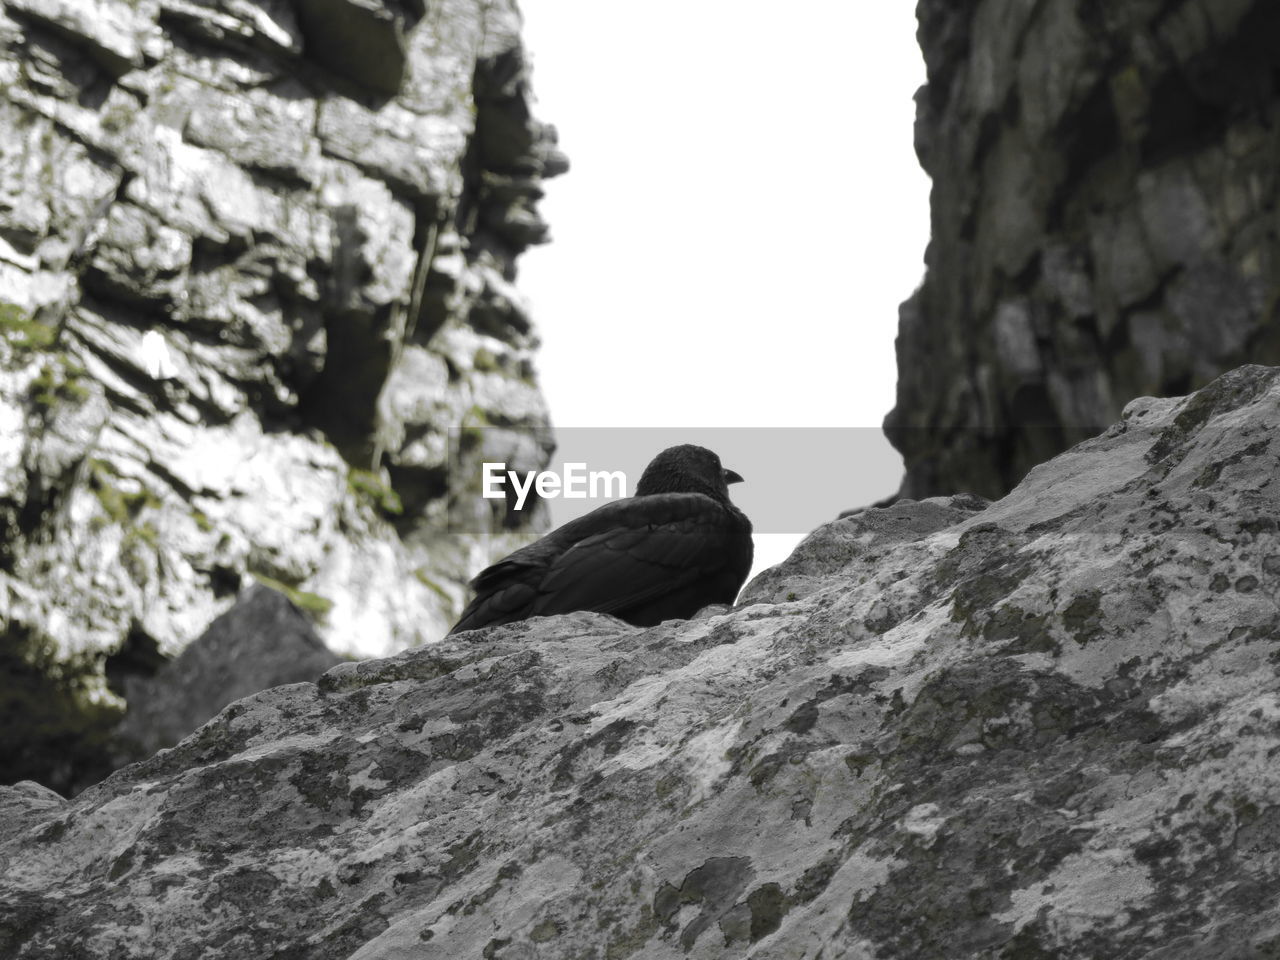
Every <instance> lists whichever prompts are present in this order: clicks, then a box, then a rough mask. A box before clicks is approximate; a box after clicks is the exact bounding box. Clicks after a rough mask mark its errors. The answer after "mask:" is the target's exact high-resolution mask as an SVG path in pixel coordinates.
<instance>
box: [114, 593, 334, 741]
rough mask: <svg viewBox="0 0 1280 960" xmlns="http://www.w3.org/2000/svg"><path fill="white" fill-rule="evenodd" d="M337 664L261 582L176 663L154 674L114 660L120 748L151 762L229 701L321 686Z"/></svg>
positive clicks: (304, 621)
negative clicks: (287, 687) (289, 687)
mask: <svg viewBox="0 0 1280 960" xmlns="http://www.w3.org/2000/svg"><path fill="white" fill-rule="evenodd" d="M113 659H114V658H113ZM339 662H341V658H340V657H338V656H337V655H335V654H334V653H332V652H331V651H329V650H328V649H327V648H326V647H325V645H324V643H323V641H321V639H320V638H319V637H318V636H316V633H315V630H313V629H312V627H311V623H310V621H309V620H308V619H307V618H306V617H305V616H304V615H303V613H302V612H301V611H300V610H298V608H297V607H295V606H294V605H293V604H292V603H290V602H289V600H288V598H287V597H285V596H284V594H282V593H280V592H279V591H278V590H272V589H271V588H270V587H266V586H262V585H261V584H258V585H255V586H253V587H250V588H249V589H248V590H246V591H244V592H243V593H242V594H241V595H240V596H239V597H238V598H237V599H236V604H235V606H233V607H232V608H231V609H230V610H228V611H227V612H226V613H224V614H223V615H222V616H220V617H218V618H217V619H216V620H214V621H213V623H211V624H209V629H208V630H206V631H205V632H204V633H202V634H201V635H200V636H199V637H197V638H196V639H195V640H193V641H192V642H191V643H190V644H188V645H187V647H186V649H185V650H183V651H182V653H181V654H180V655H179V656H178V657H177V658H175V659H174V660H173V661H172V662H169V663H165V664H162V665H159V667H158V669H156V670H154V671H153V672H150V673H140V672H125V671H119V670H117V671H113V670H112V666H113V663H112V661H108V665H107V675H108V678H109V679H117V677H118V680H119V683H120V686H121V687H123V692H124V697H125V700H126V701H127V702H128V704H129V710H128V713H126V714H125V717H124V722H123V723H122V724H121V725H120V729H119V738H120V740H121V741H122V742H121V744H120V747H119V749H121V750H124V751H126V754H127V755H128V756H129V759H138V758H141V757H149V756H151V754H153V753H155V752H156V751H157V750H160V749H163V748H164V747H171V746H173V745H174V744H175V743H177V742H178V741H179V740H181V739H182V738H183V737H185V736H186V735H187V734H189V733H191V732H192V731H193V730H195V729H196V728H197V727H199V726H200V725H201V724H203V723H204V722H205V721H206V720H209V719H211V718H213V717H214V716H216V715H217V713H218V712H219V711H220V710H221V709H222V708H223V707H225V706H226V705H227V704H229V703H232V702H234V701H236V700H239V699H241V698H242V697H247V696H250V695H251V694H255V693H257V692H258V691H259V690H266V689H268V688H269V687H278V686H281V685H283V684H287V683H301V682H303V681H307V680H310V681H315V680H317V679H319V677H320V675H321V674H322V673H324V672H325V671H326V670H328V669H329V668H330V667H332V666H335V665H336V664H338V663H339ZM113 673H116V677H113V676H112V674H113Z"/></svg>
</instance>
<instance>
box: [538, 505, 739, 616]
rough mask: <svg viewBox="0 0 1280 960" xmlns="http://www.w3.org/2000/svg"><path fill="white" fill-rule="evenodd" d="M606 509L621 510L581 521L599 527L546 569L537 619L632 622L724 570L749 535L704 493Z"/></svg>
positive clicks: (587, 529)
mask: <svg viewBox="0 0 1280 960" xmlns="http://www.w3.org/2000/svg"><path fill="white" fill-rule="evenodd" d="M606 506H608V507H615V508H616V509H614V510H610V511H608V512H605V513H602V512H601V511H603V510H604V508H601V510H600V511H593V512H592V513H590V514H588V515H587V516H586V517H582V518H581V520H592V521H593V522H592V523H591V524H584V525H583V527H582V528H581V529H579V530H577V531H574V532H575V533H576V534H579V536H578V537H576V538H575V539H574V541H573V542H572V543H571V544H569V545H568V547H567V549H565V550H563V552H560V553H558V554H557V555H556V556H555V557H554V559H552V560H551V561H550V562H549V563H548V564H547V567H546V572H545V574H544V575H543V576H542V578H541V581H540V582H539V583H538V585H537V596H536V599H534V601H533V607H532V610H531V613H532V614H534V615H537V614H552V613H566V612H568V611H571V610H596V611H599V612H601V613H619V614H625V612H626V611H627V610H628V609H630V608H632V607H635V606H637V605H639V604H643V603H645V602H647V601H650V600H652V599H654V598H655V597H659V596H662V595H664V594H667V593H672V592H675V591H677V590H680V589H681V588H683V587H685V586H687V585H689V584H691V583H694V582H696V581H698V580H701V579H703V578H704V577H706V576H707V575H708V574H709V573H712V572H715V571H718V570H722V569H724V568H725V567H726V566H728V565H729V564H730V563H732V553H733V550H732V547H733V545H734V543H735V542H736V541H737V540H738V538H740V537H741V536H742V535H743V531H741V530H739V529H738V527H737V526H736V525H735V522H734V520H733V517H732V515H731V514H730V513H729V511H728V510H727V509H725V507H723V506H722V505H721V504H719V503H717V502H716V501H715V500H713V499H711V498H710V497H708V496H705V495H703V494H700V493H664V494H654V495H651V496H646V497H636V498H633V499H630V500H621V501H616V502H615V503H614V504H607V505H606ZM576 522H578V521H575V523H576ZM566 526H568V525H566ZM561 529H562V530H564V529H565V528H561ZM557 532H559V531H557ZM749 563H750V561H748V565H749ZM743 573H744V574H745V571H743Z"/></svg>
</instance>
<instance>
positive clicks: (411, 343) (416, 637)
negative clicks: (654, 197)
mask: <svg viewBox="0 0 1280 960" xmlns="http://www.w3.org/2000/svg"><path fill="white" fill-rule="evenodd" d="M425 12H426V7H425V4H423V3H421V2H420V0H307V2H305V3H303V2H298V3H291V2H288V0H254V2H244V0H217V2H213V0H163V2H159V0H136V2H135V0H127V2H126V0H56V2H54V0H48V2H46V0H15V2H13V3H10V4H8V5H7V6H5V8H4V9H3V10H0V49H2V51H3V57H0V87H2V88H3V90H4V94H5V95H4V98H3V100H2V101H0V629H6V630H7V629H9V628H13V629H15V630H21V631H30V632H32V633H33V634H35V635H37V636H38V637H41V638H44V639H48V640H49V641H50V642H52V643H53V644H54V645H55V647H56V648H57V650H58V651H59V652H60V656H61V657H62V659H64V660H67V661H68V662H69V660H70V658H73V657H80V656H83V657H88V658H97V659H98V660H101V659H102V657H103V656H104V655H106V654H110V653H111V652H113V651H116V650H118V649H119V648H120V645H121V644H122V642H124V640H125V638H126V637H127V636H128V635H129V633H130V631H131V630H133V629H135V627H137V628H139V629H141V630H143V631H144V632H145V633H146V634H147V635H148V636H150V637H153V638H155V639H156V640H157V642H158V643H159V645H160V648H161V650H162V652H163V653H164V654H166V655H169V656H173V655H176V654H177V653H179V652H180V651H181V650H182V649H183V648H184V647H185V646H186V644H188V643H190V642H191V641H192V640H194V639H195V638H196V637H197V636H199V635H200V633H201V632H202V631H203V630H204V629H205V628H206V627H207V626H208V625H209V622H210V621H211V620H213V618H214V617H216V616H217V615H219V614H221V613H223V612H225V611H226V610H227V609H228V607H229V606H230V605H231V604H232V602H233V599H234V597H235V594H236V592H237V590H238V589H239V588H240V587H241V586H244V585H248V584H250V583H252V582H253V580H252V578H253V577H254V576H258V577H267V578H270V579H273V580H277V581H280V582H281V583H282V584H284V586H285V587H286V588H288V589H292V590H295V591H302V592H304V593H310V594H316V595H318V596H321V597H323V598H325V600H327V601H328V602H329V603H330V608H329V613H328V615H327V617H326V618H324V619H317V620H316V622H315V623H314V627H315V629H316V630H317V631H318V632H319V633H320V634H321V635H322V636H323V637H325V638H326V639H327V640H329V641H330V642H333V643H336V644H351V643H355V644H358V645H359V647H358V649H351V648H348V651H349V652H357V653H364V654H369V655H373V654H377V655H385V654H388V653H390V652H393V651H395V650H399V649H403V648H405V647H407V646H410V645H412V644H415V643H420V642H423V641H426V640H431V639H435V638H437V637H439V636H440V635H442V634H443V633H444V631H445V630H446V629H447V628H448V627H449V626H450V625H451V624H452V622H453V620H454V619H455V618H456V614H457V612H458V611H459V610H460V609H461V607H462V605H463V602H464V599H465V592H466V588H465V583H466V581H467V579H468V578H469V577H470V576H471V575H472V574H473V573H475V572H476V570H477V569H478V568H479V567H481V566H484V562H485V561H486V560H488V559H490V557H489V556H488V551H495V552H497V553H504V552H506V551H507V550H509V549H511V548H514V547H516V546H519V545H522V544H523V543H524V542H526V541H527V540H528V539H529V537H530V534H531V533H536V532H537V531H538V530H539V529H541V526H540V525H542V524H544V523H545V511H534V512H533V513H532V514H531V517H532V520H530V521H529V522H522V521H524V518H522V517H517V518H514V520H515V521H516V522H515V523H513V524H512V525H511V527H510V529H508V528H505V527H504V528H499V529H497V530H496V532H495V534H494V536H495V537H496V539H494V540H493V541H492V543H490V542H488V540H487V536H488V535H487V534H486V531H485V529H476V530H475V534H476V535H475V536H473V537H471V538H470V539H468V538H466V537H458V538H451V539H449V541H448V542H446V543H442V542H441V541H442V540H445V539H446V538H445V535H444V531H445V530H446V519H447V514H448V512H449V508H450V505H451V504H452V503H453V502H454V501H455V500H456V499H457V496H458V494H459V493H460V491H461V486H460V484H461V483H462V482H463V480H462V479H461V478H460V476H459V475H458V473H457V472H454V471H451V470H450V464H449V443H448V440H449V436H450V435H451V431H452V432H453V434H457V433H458V432H459V431H460V430H472V429H477V430H478V429H481V428H488V429H490V430H491V431H493V432H502V431H506V432H508V433H510V434H511V436H512V437H519V436H522V435H523V434H524V433H526V432H528V431H535V432H543V433H545V432H547V431H549V428H550V423H549V416H548V413H547V409H546V403H545V400H544V399H543V396H542V392H541V390H540V388H539V386H538V384H537V380H536V377H535V376H534V373H533V360H532V358H533V353H534V351H535V349H536V345H537V334H536V331H535V330H534V329H533V325H532V321H531V319H530V316H529V312H528V308H527V306H526V305H525V304H524V302H523V300H522V297H521V295H520V293H519V291H518V290H517V289H516V287H515V286H514V284H513V282H512V279H513V278H514V276H515V272H516V261H517V258H518V257H519V255H520V253H521V252H523V250H524V249H525V247H526V246H527V245H529V244H531V243H536V242H541V241H542V240H544V239H546V236H545V235H546V230H545V224H543V223H542V221H541V219H540V218H539V217H538V215H537V213H536V203H537V200H538V198H539V197H540V196H541V182H542V180H543V179H544V178H546V177H549V176H554V175H556V174H558V173H561V172H563V171H564V169H565V163H564V158H563V155H562V154H560V153H559V151H558V148H557V147H556V144H555V131H554V128H552V127H550V126H548V125H547V124H545V123H543V122H541V121H540V120H538V119H536V118H535V117H533V115H532V113H531V109H530V103H529V101H530V98H531V93H530V90H529V84H528V71H527V69H526V67H525V62H524V57H523V52H522V49H521V43H520V36H519V27H520V20H519V12H518V10H517V9H516V8H515V6H514V4H513V3H510V2H507V0H501V2H498V3H496V4H494V3H488V2H481V0H446V2H444V3H442V4H438V5H435V6H433V7H432V8H431V16H430V17H425V18H424V13H425ZM494 358H500V359H499V360H498V361H497V362H495V361H494ZM423 369H425V370H428V371H429V372H430V377H429V378H428V379H425V380H419V379H417V378H416V377H417V373H418V371H420V370H423ZM499 425H500V426H499ZM546 459H547V457H546V453H545V452H544V454H543V457H542V460H541V461H540V462H539V463H537V464H535V466H536V467H541V466H542V465H544V464H545V462H546ZM338 638H340V639H338ZM90 692H91V694H92V695H93V696H100V697H104V698H106V699H107V700H111V699H112V698H111V696H110V695H109V694H107V693H106V691H105V690H104V689H103V688H102V684H101V683H99V684H98V689H96V690H93V691H90ZM5 774H6V771H4V770H3V769H0V781H4V780H5V779H8V778H7V777H6V776H5Z"/></svg>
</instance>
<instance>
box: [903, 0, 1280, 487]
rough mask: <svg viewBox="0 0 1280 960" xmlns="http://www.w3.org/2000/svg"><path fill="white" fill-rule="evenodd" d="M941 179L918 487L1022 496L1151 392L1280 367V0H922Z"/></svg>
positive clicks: (926, 154) (930, 114) (908, 483)
mask: <svg viewBox="0 0 1280 960" xmlns="http://www.w3.org/2000/svg"><path fill="white" fill-rule="evenodd" d="M916 11H917V17H918V18H919V33H918V35H919V39H920V44H921V47H922V48H923V51H924V55H925V61H926V63H927V67H928V84H927V85H926V86H925V87H924V88H922V89H921V90H920V92H919V94H918V95H917V97H916V108H917V113H916V152H917V154H918V155H919V157H920V162H921V164H922V165H923V166H924V168H925V170H926V172H927V173H928V174H929V176H930V177H931V178H932V180H933V189H932V196H931V201H930V207H931V217H932V240H931V242H930V244H929V250H928V254H927V255H926V258H925V259H926V263H927V267H928V273H927V276H926V279H925V282H924V284H923V285H922V287H921V288H920V289H919V290H918V291H917V292H916V293H915V295H914V296H912V297H911V298H910V299H909V300H908V301H907V302H906V303H904V304H903V305H902V308H901V318H900V322H899V333H898V341H897V351H898V399H897V405H896V407H895V408H894V410H893V412H892V413H890V414H889V416H888V417H887V418H886V420H885V428H886V431H887V432H888V434H889V438H890V440H891V441H892V442H893V444H894V446H896V447H897V448H898V450H899V451H901V453H902V454H903V457H904V459H905V461H906V477H905V478H904V481H903V485H902V489H901V494H902V495H903V496H907V497H925V496H933V495H936V494H948V493H957V492H961V491H964V492H971V493H977V494H981V495H983V496H987V497H998V496H1001V495H1003V494H1004V493H1007V492H1008V491H1009V490H1010V489H1011V488H1012V487H1013V486H1014V484H1016V483H1017V482H1018V480H1020V479H1021V478H1022V477H1023V476H1024V475H1025V474H1026V472H1027V471H1028V470H1029V469H1030V468H1031V467H1033V466H1034V465H1036V464H1038V463H1041V462H1042V461H1044V460H1046V459H1048V458H1049V457H1051V456H1053V455H1054V454H1056V453H1058V452H1060V451H1062V450H1064V449H1066V448H1067V447H1068V446H1070V445H1071V444H1073V443H1076V442H1079V441H1080V440H1083V439H1085V438H1086V437H1090V436H1093V435H1095V434H1096V433H1098V432H1099V431H1100V430H1102V429H1104V428H1105V427H1106V426H1107V425H1108V424H1110V423H1112V422H1113V421H1115V420H1117V419H1118V418H1119V416H1120V412H1121V410H1122V409H1123V407H1124V405H1125V404H1126V403H1127V402H1128V401H1129V400H1131V399H1132V398H1134V397H1139V396H1177V395H1181V394H1184V393H1187V392H1189V391H1191V390H1194V389H1196V388H1198V387H1201V386H1203V385H1204V384H1206V383H1208V382H1209V381H1210V380H1212V379H1213V378H1214V377H1215V376H1217V375H1218V374H1219V373H1221V372H1223V371H1225V370H1229V369H1231V368H1233V367H1235V366H1237V365H1239V364H1241V363H1245V362H1255V363H1270V364H1274V363H1280V327H1278V321H1280V317H1277V314H1276V305H1277V301H1278V299H1280V282H1277V275H1278V271H1280V240H1278V239H1277V227H1278V226H1280V224H1278V223H1277V219H1276V218H1277V208H1276V194H1277V175H1278V171H1280V164H1278V163H1277V160H1278V159H1280V139H1278V138H1280V122H1278V121H1280V7H1277V6H1276V5H1275V4H1274V3H1267V2H1263V0H1131V2H1126V3H1122V4H1105V3H1095V2H1093V0H1048V2H1044V3H1030V2H1026V0H966V2H962V3H952V2H944V0H921V2H920V3H919V4H918V5H917V8H916Z"/></svg>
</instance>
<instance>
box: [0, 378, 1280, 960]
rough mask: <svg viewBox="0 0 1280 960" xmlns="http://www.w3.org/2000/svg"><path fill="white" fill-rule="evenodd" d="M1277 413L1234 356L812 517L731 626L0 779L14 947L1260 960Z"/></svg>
mask: <svg viewBox="0 0 1280 960" xmlns="http://www.w3.org/2000/svg"><path fill="white" fill-rule="evenodd" d="M1278 429H1280V370H1277V369H1267V368H1262V367H1245V368H1241V369H1239V370H1235V371H1233V372H1231V373H1229V374H1227V375H1226V376H1223V377H1221V378H1219V379H1218V380H1216V381H1214V382H1213V383H1211V384H1210V385H1209V386H1208V387H1206V388H1205V389H1204V390H1202V391H1201V392H1199V393H1197V394H1195V395H1192V396H1190V397H1187V398H1185V399H1178V400H1159V399H1150V398H1148V399H1141V400H1137V401H1134V402H1132V403H1130V404H1129V405H1128V406H1127V407H1126V409H1125V412H1124V415H1123V419H1122V420H1121V421H1120V422H1118V423H1117V424H1115V425H1114V426H1113V427H1111V428H1110V429H1109V430H1108V431H1106V432H1105V433H1104V434H1102V435H1101V436H1099V437H1096V438H1094V439H1091V440H1089V441H1088V442H1086V443H1084V444H1081V445H1079V446H1077V447H1075V448H1074V449H1071V450H1069V451H1068V452H1066V453H1064V454H1062V455H1061V456H1059V457H1057V458H1055V459H1054V460H1052V461H1050V462H1048V463H1045V464H1042V465H1040V466H1038V467H1037V468H1036V469H1034V470H1032V471H1031V472H1030V473H1029V474H1028V475H1027V477H1026V478H1025V479H1024V480H1023V482H1022V483H1021V484H1020V485H1019V486H1018V488H1017V489H1016V490H1014V491H1013V493H1011V494H1010V495H1009V496H1007V497H1005V498H1004V499H1002V500H1000V501H998V502H995V503H991V504H986V503H984V502H983V501H980V500H977V499H975V498H953V499H949V500H948V499H941V498H939V499H935V500H928V501H921V502H905V501H904V502H898V503H896V504H894V505H892V506H891V507H888V508H886V509H882V510H881V509H869V510H864V511H861V512H859V513H857V514H854V515H850V516H848V517H846V518H843V519H840V520H837V521H835V522H834V523H831V524H828V525H826V526H825V527H823V528H821V529H819V530H817V531H815V532H814V534H813V535H812V536H811V537H810V538H809V539H808V540H806V541H805V543H804V544H802V545H801V547H800V548H799V549H798V550H797V551H796V553H795V554H794V555H793V556H792V557H791V558H790V559H789V560H787V561H786V562H785V563H784V564H782V565H781V566H780V567H777V568H774V569H773V570H770V571H767V572H766V573H764V574H763V575H762V576H761V577H759V578H757V580H755V581H754V582H753V583H752V584H750V585H748V587H747V589H746V592H745V594H744V598H743V603H742V604H740V605H739V606H738V607H736V608H734V609H732V610H729V611H712V612H711V613H710V615H707V616H703V617H700V618H697V619H694V620H689V621H671V622H668V623H666V624H662V625H660V626H657V627H653V628H650V629H641V628H636V627H631V626H628V625H626V624H623V623H621V622H620V621H618V620H615V619H612V618H610V617H607V616H602V615H598V614H590V613H575V614H570V615H567V616H561V617H549V618H535V619H533V620H528V621H524V622H520V623H514V624H507V625H503V626H499V627H494V628H491V629H487V630H482V631H475V632H473V633H470V634H464V635H462V636H461V637H454V638H450V640H449V641H448V642H445V643H441V644H437V645H431V646H427V647H423V648H419V649H415V650H410V651H407V652H405V653H402V654H400V655H398V656H396V657H394V658H391V659H387V660H380V661H367V662H363V663H344V664H340V665H338V666H336V667H334V668H333V669H332V670H330V671H329V672H328V673H326V674H325V675H324V676H323V677H321V678H320V680H319V682H318V683H317V684H311V683H297V684H292V685H289V686H283V687H277V688H275V689H273V690H269V691H266V692H263V693H258V694H255V695H254V696H251V697H249V698H246V699H244V700H240V701H238V702H236V703H233V704H231V705H230V706H228V707H227V708H226V709H224V710H223V711H222V712H221V713H220V714H219V715H218V716H217V717H216V718H214V719H213V720H211V721H209V722H208V723H207V724H205V725H204V726H203V727H201V728H200V729H199V730H197V731H196V732H195V733H193V734H192V735H191V736H189V737H187V738H186V739H185V740H184V741H183V742H181V743H180V744H178V745H177V746H175V747H174V748H173V749H171V750H167V751H164V752H161V753H160V754H157V755H156V756H154V757H152V758H150V759H149V760H146V761H144V762H142V763H138V764H135V765H133V766H131V767H128V768H126V769H124V770H121V771H118V772H117V773H116V774H115V775H114V776H112V777H111V778H110V779H109V780H107V781H105V782H103V783H101V784H98V785H97V786H95V787H92V788H90V789H89V790H87V791H85V792H84V793H82V794H81V795H80V796H78V797H76V798H75V799H73V800H71V801H69V802H67V803H60V802H59V800H58V798H56V797H51V796H49V795H48V793H47V792H44V791H41V790H40V789H39V788H37V787H34V786H33V785H30V784H23V785H20V786H19V787H16V788H7V789H4V790H0V808H3V812H4V813H5V816H4V817H3V818H0V821H2V825H0V943H4V944H5V947H6V949H7V950H8V951H9V952H10V953H12V954H13V955H15V956H19V957H54V956H60V955H67V954H70V953H75V954H76V955H78V956H81V957H84V958H86V960H94V958H98V957H102V958H107V957H113V956H118V955H120V954H121V952H122V951H123V952H129V951H133V952H136V951H137V949H138V947H137V945H138V944H139V943H142V942H145V943H146V944H147V949H148V950H150V951H151V952H154V953H156V954H158V955H173V956H200V957H203V958H207V960H218V958H222V957H227V958H231V957H235V958H239V957H244V956H325V957H352V958H374V957H379V958H380V957H402V956H403V957H441V958H446V957H449V958H452V957H479V956H485V955H488V956H495V957H503V956H511V957H529V958H536V957H546V958H564V957H578V956H615V957H618V956H628V957H635V958H673V960H674V958H683V957H695V958H713V957H746V956H751V957H756V958H770V960H783V958H795V957H816V956H819V955H821V956H823V957H839V956H845V957H919V958H925V960H969V958H973V960H977V958H993V957H998V958H1005V960H1012V958H1015V957H1054V958H1061V960H1096V958H1098V957H1101V956H1133V957H1148V958H1155V957H1159V958H1161V960H1202V958H1204V957H1205V956H1208V955H1212V956H1242V957H1243V956H1250V957H1269V956H1272V955H1274V954H1275V953H1276V951H1277V949H1280V939H1278V937H1277V931H1280V906H1278V905H1277V902H1276V899H1275V897H1274V896H1273V895H1272V891H1273V890H1274V889H1275V887H1276V885H1277V883H1280V830H1278V829H1277V824H1278V822H1280V818H1278V817H1277V813H1276V811H1277V805H1276V797H1277V795H1280V769H1278V768H1277V766H1276V764H1275V763H1274V762H1273V759H1274V754H1275V752H1276V751H1277V749H1280V709H1278V708H1277V703H1278V702H1280V678H1278V677H1277V673H1276V669H1275V663H1274V661H1275V659H1276V656H1275V650H1276V643H1277V641H1278V640H1280V617H1277V611H1276V605H1275V596H1276V595H1277V591H1280V525H1278V524H1277V517H1280V485H1277V484H1276V483H1275V482H1274V478H1275V476H1276V475H1277V473H1278V472H1280V447H1277V445H1276V444H1275V443H1274V437H1275V435H1276V432H1277V430H1278ZM1221 931H1229V933H1222V932H1221Z"/></svg>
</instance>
